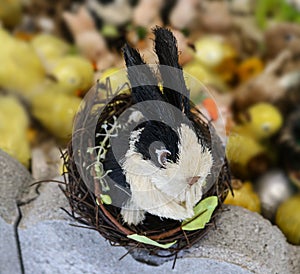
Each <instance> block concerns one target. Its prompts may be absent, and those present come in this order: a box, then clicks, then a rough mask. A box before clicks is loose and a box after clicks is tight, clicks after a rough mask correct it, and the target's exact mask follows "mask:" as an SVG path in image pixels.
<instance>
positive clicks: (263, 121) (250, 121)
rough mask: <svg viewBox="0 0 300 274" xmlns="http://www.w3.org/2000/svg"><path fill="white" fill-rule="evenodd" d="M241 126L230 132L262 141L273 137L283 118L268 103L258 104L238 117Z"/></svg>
mask: <svg viewBox="0 0 300 274" xmlns="http://www.w3.org/2000/svg"><path fill="white" fill-rule="evenodd" d="M239 118H240V120H241V122H242V123H241V124H240V125H237V126H235V127H234V128H233V129H232V132H235V133H238V134H241V135H245V136H249V137H251V138H253V139H255V140H263V139H266V138H269V137H271V136H272V135H274V134H275V133H276V132H277V131H278V130H279V129H280V128H281V126H282V123H283V118H282V115H281V113H280V112H279V110H278V109H277V108H276V107H275V106H273V105H271V104H269V103H258V104H255V105H253V106H252V107H250V108H249V109H248V110H247V111H246V112H245V113H243V114H241V115H240V117H239Z"/></svg>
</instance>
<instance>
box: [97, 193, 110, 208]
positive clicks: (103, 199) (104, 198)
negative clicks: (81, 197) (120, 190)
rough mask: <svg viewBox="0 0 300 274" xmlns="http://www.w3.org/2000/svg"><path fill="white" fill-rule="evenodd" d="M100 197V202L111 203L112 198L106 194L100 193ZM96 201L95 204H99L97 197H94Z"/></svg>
mask: <svg viewBox="0 0 300 274" xmlns="http://www.w3.org/2000/svg"><path fill="white" fill-rule="evenodd" d="M100 199H101V203H102V204H107V205H111V204H112V199H111V197H110V196H109V195H107V194H100ZM96 203H97V205H99V199H96Z"/></svg>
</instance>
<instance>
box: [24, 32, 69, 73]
mask: <svg viewBox="0 0 300 274" xmlns="http://www.w3.org/2000/svg"><path fill="white" fill-rule="evenodd" d="M30 43H31V45H32V46H33V48H34V50H35V51H36V53H37V54H38V56H39V57H40V59H41V61H42V62H43V64H44V65H45V66H46V67H47V68H48V67H51V66H53V65H54V64H55V62H56V60H57V59H59V58H61V57H63V56H65V55H66V54H68V53H69V52H70V51H71V46H70V45H69V44H68V43H66V42H65V41H63V40H62V39H60V38H58V37H56V36H54V35H51V34H46V33H42V34H38V35H36V36H35V37H34V38H33V39H32V40H31V41H30Z"/></svg>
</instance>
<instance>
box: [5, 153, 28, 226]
mask: <svg viewBox="0 0 300 274" xmlns="http://www.w3.org/2000/svg"><path fill="white" fill-rule="evenodd" d="M32 182H33V179H32V177H31V175H30V173H29V172H28V170H27V169H26V168H25V167H24V166H23V165H22V164H20V163H19V162H18V161H17V160H15V159H13V158H12V157H10V156H9V155H8V154H7V153H5V152H4V151H2V150H0V216H1V217H2V218H3V219H4V220H5V221H6V222H8V223H10V224H12V223H14V221H15V219H16V217H17V216H18V210H17V204H18V203H19V202H21V201H22V200H24V199H27V198H24V197H25V196H26V195H28V193H29V191H30V187H29V185H30V184H31V183H32Z"/></svg>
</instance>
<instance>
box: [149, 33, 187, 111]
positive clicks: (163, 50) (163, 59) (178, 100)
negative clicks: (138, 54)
mask: <svg viewBox="0 0 300 274" xmlns="http://www.w3.org/2000/svg"><path fill="white" fill-rule="evenodd" d="M153 32H154V34H155V51H156V54H157V57H158V60H159V63H160V65H163V66H160V74H161V78H162V81H163V86H164V88H163V90H164V91H163V93H164V96H165V100H166V101H167V102H169V103H170V104H172V105H174V106H175V107H177V108H179V109H180V110H182V111H183V112H184V113H186V114H187V113H189V111H190V99H189V98H190V93H189V90H188V89H187V87H186V85H185V81H184V77H183V71H182V68H181V66H180V65H179V63H178V49H177V41H176V38H175V37H174V36H173V34H172V32H171V31H170V30H168V29H165V28H161V27H156V28H155V29H154V30H153ZM166 66H169V67H174V68H175V69H172V68H168V67H166ZM177 91H179V92H177Z"/></svg>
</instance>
